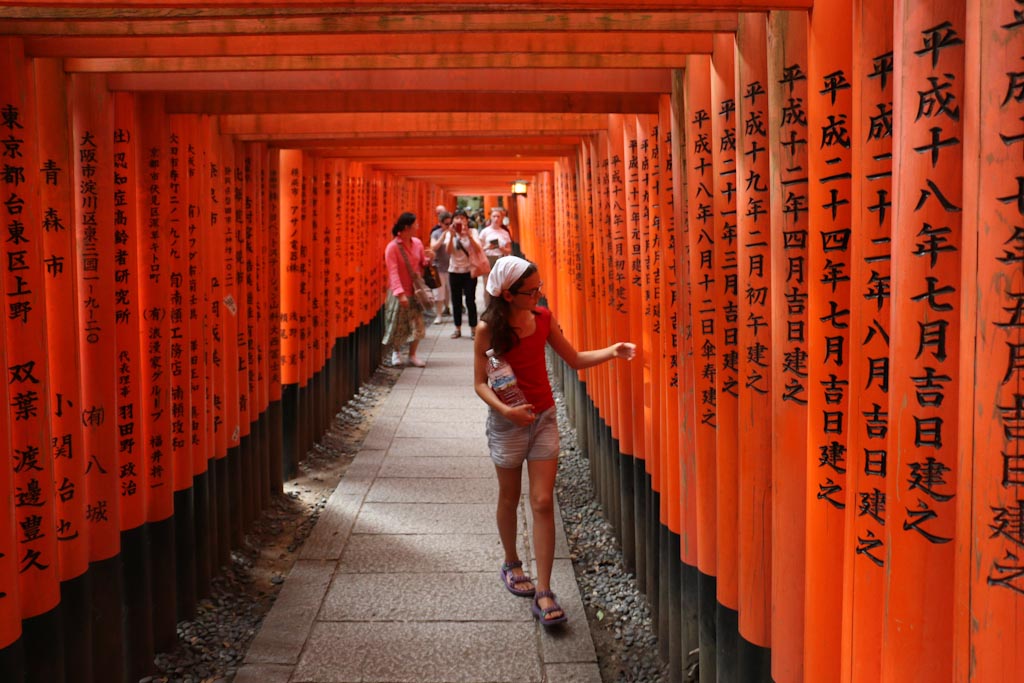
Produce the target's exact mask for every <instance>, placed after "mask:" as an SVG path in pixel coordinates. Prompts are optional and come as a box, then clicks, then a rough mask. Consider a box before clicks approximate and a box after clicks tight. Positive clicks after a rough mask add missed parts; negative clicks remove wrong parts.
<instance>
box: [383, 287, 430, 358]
mask: <svg viewBox="0 0 1024 683" xmlns="http://www.w3.org/2000/svg"><path fill="white" fill-rule="evenodd" d="M426 334H427V330H426V327H425V326H424V325H423V311H422V310H420V307H419V305H418V304H417V303H416V300H415V299H413V298H412V297H410V298H409V305H408V306H403V305H402V304H401V303H400V302H399V301H398V298H397V297H396V296H395V295H394V294H392V293H391V292H388V298H387V301H386V302H385V303H384V339H382V340H381V344H383V345H384V346H390V347H391V348H393V349H399V348H401V347H402V346H404V345H405V344H408V343H410V342H414V341H418V340H420V339H423V337H425V336H426Z"/></svg>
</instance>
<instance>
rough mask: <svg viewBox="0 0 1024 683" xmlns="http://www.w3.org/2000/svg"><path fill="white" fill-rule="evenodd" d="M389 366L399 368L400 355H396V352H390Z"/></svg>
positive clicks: (400, 362) (400, 363)
mask: <svg viewBox="0 0 1024 683" xmlns="http://www.w3.org/2000/svg"><path fill="white" fill-rule="evenodd" d="M391 365H393V366H394V367H396V368H397V367H401V365H402V356H401V354H399V353H398V351H392V352H391Z"/></svg>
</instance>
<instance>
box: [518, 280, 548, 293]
mask: <svg viewBox="0 0 1024 683" xmlns="http://www.w3.org/2000/svg"><path fill="white" fill-rule="evenodd" d="M543 288H544V282H543V281H542V282H539V283H538V284H537V286H536V287H534V288H533V289H521V290H519V291H518V292H512V294H513V296H519V295H520V294H522V295H523V296H533V295H535V294H539V293H540V290H541V289H543Z"/></svg>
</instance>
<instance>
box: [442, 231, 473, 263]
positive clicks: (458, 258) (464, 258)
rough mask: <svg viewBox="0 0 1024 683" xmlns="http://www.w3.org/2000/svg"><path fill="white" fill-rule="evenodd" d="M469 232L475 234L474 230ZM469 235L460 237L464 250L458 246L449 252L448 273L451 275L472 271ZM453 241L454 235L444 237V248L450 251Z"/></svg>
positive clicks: (453, 246) (452, 247)
mask: <svg viewBox="0 0 1024 683" xmlns="http://www.w3.org/2000/svg"><path fill="white" fill-rule="evenodd" d="M469 232H475V231H474V230H473V229H472V228H470V229H469ZM469 240H470V237H469V234H468V233H467V234H466V235H465V236H464V237H460V238H459V239H458V241H459V242H460V243H461V244H462V249H460V248H459V247H458V246H457V245H452V246H451V248H450V250H449V251H448V257H449V259H450V260H449V261H448V272H449V273H468V272H469V271H470V265H469ZM451 241H452V234H451V233H448V234H446V235H445V236H444V248H445V249H448V248H449V245H450V244H451Z"/></svg>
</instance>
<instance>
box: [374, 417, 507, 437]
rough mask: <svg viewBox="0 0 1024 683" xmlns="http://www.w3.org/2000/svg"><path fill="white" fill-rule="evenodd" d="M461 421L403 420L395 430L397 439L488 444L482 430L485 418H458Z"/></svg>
mask: <svg viewBox="0 0 1024 683" xmlns="http://www.w3.org/2000/svg"><path fill="white" fill-rule="evenodd" d="M458 417H459V418H460V419H449V420H430V421H423V420H417V421H415V422H414V421H413V420H411V419H410V420H403V421H402V424H401V425H399V427H398V429H397V430H395V433H394V436H395V439H396V440H397V439H448V440H455V441H463V440H468V441H470V442H473V443H480V442H481V441H482V442H483V443H484V444H486V443H487V440H486V439H487V437H486V435H485V434H484V432H483V430H482V429H481V428H480V424H481V422H483V420H484V419H486V417H485V416H482V415H481V416H478V417H477V419H475V420H473V419H466V417H465V416H458Z"/></svg>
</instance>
